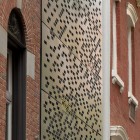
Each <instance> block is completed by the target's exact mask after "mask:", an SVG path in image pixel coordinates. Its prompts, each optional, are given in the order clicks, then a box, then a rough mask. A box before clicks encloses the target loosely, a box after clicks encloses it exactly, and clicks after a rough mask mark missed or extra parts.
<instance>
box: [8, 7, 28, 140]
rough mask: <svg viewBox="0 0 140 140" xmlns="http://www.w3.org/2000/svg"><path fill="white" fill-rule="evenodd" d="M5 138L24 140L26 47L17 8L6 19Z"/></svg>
mask: <svg viewBox="0 0 140 140" xmlns="http://www.w3.org/2000/svg"><path fill="white" fill-rule="evenodd" d="M7 52H8V53H7V94H6V98H7V105H6V108H7V111H6V114H7V115H6V116H7V121H6V125H7V129H6V140H19V139H20V140H25V118H26V114H25V112H26V109H25V108H26V105H25V103H26V101H25V100H26V94H25V93H26V88H25V87H26V47H25V34H24V26H23V24H22V19H21V14H20V11H19V10H18V9H16V8H15V9H13V10H12V11H11V14H10V17H9V21H8V51H7Z"/></svg>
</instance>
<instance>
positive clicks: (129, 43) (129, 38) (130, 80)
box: [128, 27, 132, 93]
mask: <svg viewBox="0 0 140 140" xmlns="http://www.w3.org/2000/svg"><path fill="white" fill-rule="evenodd" d="M128 74H129V76H128V91H129V92H130V93H132V41H131V27H128Z"/></svg>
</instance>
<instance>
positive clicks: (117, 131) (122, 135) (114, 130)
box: [110, 126, 129, 140]
mask: <svg viewBox="0 0 140 140" xmlns="http://www.w3.org/2000/svg"><path fill="white" fill-rule="evenodd" d="M110 136H111V140H112V139H113V137H114V138H115V137H118V138H119V140H129V138H128V135H127V133H126V131H125V129H124V128H123V127H122V126H111V127H110ZM116 140H117V139H116Z"/></svg>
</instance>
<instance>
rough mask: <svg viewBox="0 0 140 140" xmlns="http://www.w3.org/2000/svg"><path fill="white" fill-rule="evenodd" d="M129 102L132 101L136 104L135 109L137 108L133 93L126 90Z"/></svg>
mask: <svg viewBox="0 0 140 140" xmlns="http://www.w3.org/2000/svg"><path fill="white" fill-rule="evenodd" d="M131 102H133V103H134V104H135V105H136V109H137V107H138V100H137V99H136V97H134V95H133V94H132V93H131V92H128V103H129V104H130V103H131Z"/></svg>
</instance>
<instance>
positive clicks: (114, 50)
mask: <svg viewBox="0 0 140 140" xmlns="http://www.w3.org/2000/svg"><path fill="white" fill-rule="evenodd" d="M139 29H140V8H139V1H135V0H130V1H121V0H118V1H111V56H110V58H111V71H110V72H111V77H110V97H111V99H110V113H111V114H110V121H111V128H110V129H111V139H112V140H121V139H125V140H128V139H129V140H138V139H140V134H139V129H140V123H139V119H140V108H139V101H140V94H139V91H140V87H139V83H140V80H139V71H140V64H139V59H140V55H139V50H140V48H139V45H140V40H139V34H140V32H139Z"/></svg>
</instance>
